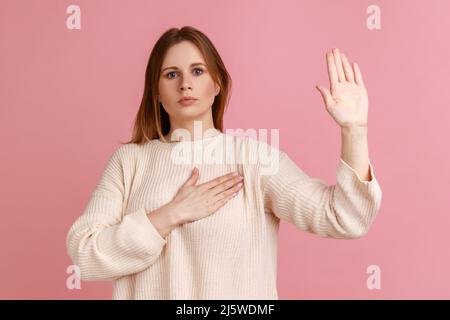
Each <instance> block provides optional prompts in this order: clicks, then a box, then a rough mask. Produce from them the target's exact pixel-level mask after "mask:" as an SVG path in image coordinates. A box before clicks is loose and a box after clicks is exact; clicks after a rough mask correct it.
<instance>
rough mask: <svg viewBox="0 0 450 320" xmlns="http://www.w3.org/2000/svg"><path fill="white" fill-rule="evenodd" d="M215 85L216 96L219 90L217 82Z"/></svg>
mask: <svg viewBox="0 0 450 320" xmlns="http://www.w3.org/2000/svg"><path fill="white" fill-rule="evenodd" d="M215 87H216V96H217V95H218V94H219V92H220V87H219V85H218V84H216V85H215Z"/></svg>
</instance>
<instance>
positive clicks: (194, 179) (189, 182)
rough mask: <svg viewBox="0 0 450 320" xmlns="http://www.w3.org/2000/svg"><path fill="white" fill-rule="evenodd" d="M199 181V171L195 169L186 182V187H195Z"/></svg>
mask: <svg viewBox="0 0 450 320" xmlns="http://www.w3.org/2000/svg"><path fill="white" fill-rule="evenodd" d="M197 179H198V169H197V168H196V167H195V168H194V170H192V173H191V176H190V177H189V179H187V181H186V182H185V184H184V185H185V186H195V184H196V182H197Z"/></svg>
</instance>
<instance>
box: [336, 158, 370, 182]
mask: <svg viewBox="0 0 450 320" xmlns="http://www.w3.org/2000/svg"><path fill="white" fill-rule="evenodd" d="M337 172H338V175H343V176H345V177H347V178H349V179H351V180H354V181H357V182H358V183H362V184H364V185H372V184H375V183H376V178H375V174H374V170H373V166H372V164H371V163H370V160H369V172H370V177H371V180H369V181H363V180H362V179H361V177H360V176H359V174H358V172H357V171H356V170H355V169H353V168H352V167H351V166H350V165H349V164H348V163H347V162H345V161H344V160H343V159H342V158H339V165H338V168H337Z"/></svg>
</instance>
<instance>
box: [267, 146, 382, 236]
mask: <svg viewBox="0 0 450 320" xmlns="http://www.w3.org/2000/svg"><path fill="white" fill-rule="evenodd" d="M279 155H280V156H279V166H278V170H277V172H276V173H274V174H272V175H270V176H268V178H267V182H266V184H265V186H264V187H263V188H264V189H263V193H264V204H265V210H267V211H270V212H271V213H273V214H275V215H276V216H277V217H278V218H280V219H284V220H286V221H288V222H290V223H293V224H294V225H295V226H297V227H298V228H300V229H302V230H304V231H307V232H310V233H314V234H317V235H319V236H321V237H324V238H325V237H331V238H336V239H353V238H359V237H362V236H364V235H366V234H367V232H368V230H369V228H370V226H371V224H372V222H373V221H374V219H375V217H376V216H377V213H378V211H379V208H380V205H381V198H382V192H381V188H380V186H379V184H378V182H377V180H376V177H375V174H374V169H373V167H372V164H371V163H370V161H369V167H370V168H369V170H370V176H371V180H370V181H362V180H361V179H360V177H359V175H358V173H357V172H356V171H355V170H354V169H353V168H352V167H350V166H349V165H348V164H347V163H346V162H345V161H344V160H342V158H340V159H339V164H338V166H337V170H336V185H326V184H325V183H324V182H323V181H321V180H320V179H317V178H313V177H309V176H308V175H307V174H306V173H305V172H304V171H303V170H302V169H300V168H299V167H298V166H297V165H296V164H295V163H294V162H293V161H292V160H291V159H290V158H289V156H288V155H287V154H286V153H284V152H282V151H279Z"/></svg>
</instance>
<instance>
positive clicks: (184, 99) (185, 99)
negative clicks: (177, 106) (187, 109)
mask: <svg viewBox="0 0 450 320" xmlns="http://www.w3.org/2000/svg"><path fill="white" fill-rule="evenodd" d="M190 100H197V99H195V98H192V97H189V98H187V97H186V98H182V99H180V100H178V102H182V101H190Z"/></svg>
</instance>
